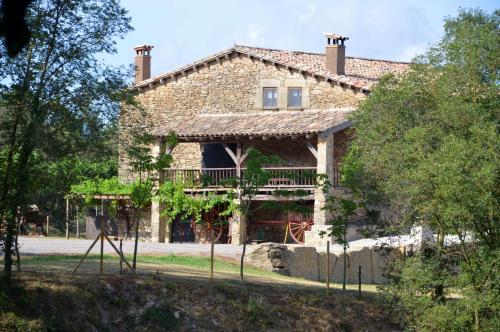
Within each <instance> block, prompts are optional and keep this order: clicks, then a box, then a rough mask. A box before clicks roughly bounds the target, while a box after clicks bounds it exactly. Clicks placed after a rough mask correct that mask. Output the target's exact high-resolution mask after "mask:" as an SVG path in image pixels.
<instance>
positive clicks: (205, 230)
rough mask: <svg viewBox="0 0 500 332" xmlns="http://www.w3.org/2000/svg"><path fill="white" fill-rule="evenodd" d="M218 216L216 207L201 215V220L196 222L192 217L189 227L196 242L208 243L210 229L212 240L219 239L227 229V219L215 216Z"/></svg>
mask: <svg viewBox="0 0 500 332" xmlns="http://www.w3.org/2000/svg"><path fill="white" fill-rule="evenodd" d="M218 216H219V211H218V209H212V210H210V211H208V212H206V213H204V214H203V215H202V218H203V221H202V222H200V223H197V222H196V221H195V219H194V218H193V219H192V221H191V227H192V228H193V232H194V235H195V239H196V240H198V242H201V243H210V233H209V232H210V230H213V234H214V239H213V240H214V242H217V241H219V239H220V238H221V237H222V235H223V234H224V231H227V229H228V228H229V226H228V225H229V224H228V222H227V220H223V219H220V218H217V217H218Z"/></svg>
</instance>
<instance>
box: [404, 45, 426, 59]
mask: <svg viewBox="0 0 500 332" xmlns="http://www.w3.org/2000/svg"><path fill="white" fill-rule="evenodd" d="M427 47H428V45H426V44H424V43H417V44H412V45H408V46H406V47H405V48H403V50H402V51H401V53H400V55H399V56H398V57H397V59H400V60H403V61H411V60H412V59H413V58H414V57H415V56H417V55H420V54H423V53H424V52H425V51H426V50H427Z"/></svg>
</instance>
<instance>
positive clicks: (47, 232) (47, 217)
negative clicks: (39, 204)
mask: <svg viewBox="0 0 500 332" xmlns="http://www.w3.org/2000/svg"><path fill="white" fill-rule="evenodd" d="M45 218H46V219H47V226H46V229H47V230H46V234H47V237H48V236H49V216H46V217H45Z"/></svg>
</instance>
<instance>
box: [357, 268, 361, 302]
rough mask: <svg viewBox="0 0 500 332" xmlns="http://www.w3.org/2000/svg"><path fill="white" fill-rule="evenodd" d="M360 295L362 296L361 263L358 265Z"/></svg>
mask: <svg viewBox="0 0 500 332" xmlns="http://www.w3.org/2000/svg"><path fill="white" fill-rule="evenodd" d="M358 297H361V265H359V266H358Z"/></svg>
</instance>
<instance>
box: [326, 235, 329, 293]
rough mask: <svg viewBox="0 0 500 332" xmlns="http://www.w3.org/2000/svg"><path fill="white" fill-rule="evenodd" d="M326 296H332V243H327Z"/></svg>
mask: <svg viewBox="0 0 500 332" xmlns="http://www.w3.org/2000/svg"><path fill="white" fill-rule="evenodd" d="M326 295H330V241H326Z"/></svg>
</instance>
